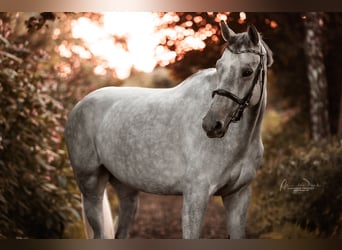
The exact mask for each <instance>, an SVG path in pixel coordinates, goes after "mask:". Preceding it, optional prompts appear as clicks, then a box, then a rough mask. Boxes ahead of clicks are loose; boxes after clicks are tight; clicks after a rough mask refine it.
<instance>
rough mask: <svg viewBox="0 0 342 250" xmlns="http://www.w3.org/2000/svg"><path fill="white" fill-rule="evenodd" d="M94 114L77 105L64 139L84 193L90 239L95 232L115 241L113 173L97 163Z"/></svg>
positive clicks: (96, 236)
mask: <svg viewBox="0 0 342 250" xmlns="http://www.w3.org/2000/svg"><path fill="white" fill-rule="evenodd" d="M90 111H91V110H90ZM92 113H93V112H85V111H84V105H83V104H82V103H81V104H80V105H78V106H76V107H75V108H74V110H72V112H71V113H70V115H69V119H68V122H67V125H66V128H65V140H66V144H67V148H68V153H69V158H70V163H71V166H72V168H73V171H74V175H75V178H76V180H77V184H78V186H79V188H80V191H81V193H82V203H83V209H84V215H85V217H84V222H85V223H86V224H87V223H89V225H90V226H91V229H92V230H87V232H88V233H87V236H88V237H91V236H92V232H93V236H94V238H113V237H114V232H113V229H114V228H113V223H112V218H111V214H110V208H109V203H108V201H107V195H106V194H105V188H106V184H107V183H108V179H109V176H110V173H109V172H108V171H107V170H106V169H105V168H104V166H101V164H100V163H99V160H98V156H97V152H96V148H95V144H94V142H93V139H92V136H91V131H92V128H94V124H93V120H92V119H91V118H92V117H91V116H92ZM104 196H105V197H104Z"/></svg>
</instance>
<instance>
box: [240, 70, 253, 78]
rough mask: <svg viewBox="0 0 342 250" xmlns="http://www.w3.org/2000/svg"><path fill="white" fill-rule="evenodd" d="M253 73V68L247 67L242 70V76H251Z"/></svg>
mask: <svg viewBox="0 0 342 250" xmlns="http://www.w3.org/2000/svg"><path fill="white" fill-rule="evenodd" d="M251 74H253V70H251V69H245V70H244V71H243V72H242V76H243V77H247V76H250V75H251Z"/></svg>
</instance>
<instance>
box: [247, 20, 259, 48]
mask: <svg viewBox="0 0 342 250" xmlns="http://www.w3.org/2000/svg"><path fill="white" fill-rule="evenodd" d="M247 33H248V37H249V39H250V40H251V41H252V43H253V44H254V45H257V44H258V43H259V40H260V36H259V33H258V31H257V29H256V28H255V26H254V25H253V24H250V25H248V29H247Z"/></svg>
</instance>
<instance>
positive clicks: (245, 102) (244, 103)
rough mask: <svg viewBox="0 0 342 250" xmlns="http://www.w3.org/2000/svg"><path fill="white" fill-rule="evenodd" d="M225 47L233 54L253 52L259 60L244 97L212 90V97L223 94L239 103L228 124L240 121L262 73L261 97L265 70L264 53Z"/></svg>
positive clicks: (220, 90)
mask: <svg viewBox="0 0 342 250" xmlns="http://www.w3.org/2000/svg"><path fill="white" fill-rule="evenodd" d="M227 49H228V50H229V51H230V52H232V53H234V54H242V53H253V54H256V55H259V56H260V62H259V65H258V67H257V71H256V74H255V76H254V79H253V83H252V86H251V87H250V89H249V90H248V92H247V94H246V95H245V97H243V98H239V97H238V96H236V95H234V94H233V93H232V92H230V91H227V90H225V89H216V90H214V91H213V92H212V98H214V96H215V95H220V96H224V97H227V98H229V99H231V100H233V101H234V102H235V103H237V104H238V105H239V106H238V107H237V109H236V110H235V111H234V113H233V115H232V117H231V118H230V121H229V122H228V124H229V123H230V122H238V121H240V119H241V117H242V114H243V111H244V110H245V108H246V107H248V105H249V101H250V100H251V98H252V95H253V89H254V87H255V85H256V84H257V83H258V80H259V78H260V74H262V79H261V84H262V86H261V94H260V99H261V97H262V94H263V90H264V79H265V71H264V67H263V61H264V60H263V58H264V55H265V54H263V53H261V52H259V51H256V50H253V49H246V50H241V51H235V50H233V49H231V48H230V47H229V46H227ZM260 99H259V101H260Z"/></svg>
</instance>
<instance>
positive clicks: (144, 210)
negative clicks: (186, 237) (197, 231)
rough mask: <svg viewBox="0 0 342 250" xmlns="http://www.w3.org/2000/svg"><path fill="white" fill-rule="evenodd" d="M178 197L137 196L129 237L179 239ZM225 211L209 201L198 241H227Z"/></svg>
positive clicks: (180, 207)
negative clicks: (136, 210) (212, 239)
mask: <svg viewBox="0 0 342 250" xmlns="http://www.w3.org/2000/svg"><path fill="white" fill-rule="evenodd" d="M181 211H182V197H181V196H158V195H150V194H144V193H141V194H140V203H139V208H138V212H137V217H136V219H135V221H134V224H133V226H132V228H131V232H130V237H131V238H140V239H141V238H144V239H151V238H154V239H156V238H157V239H180V238H181V237H182V230H181ZM226 234H227V233H226V228H225V211H224V209H223V207H222V206H221V205H220V204H219V203H218V202H216V201H214V200H213V199H211V200H210V201H209V204H208V208H207V212H206V215H205V221H204V225H203V228H202V235H201V238H207V239H208V238H214V239H223V238H226Z"/></svg>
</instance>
